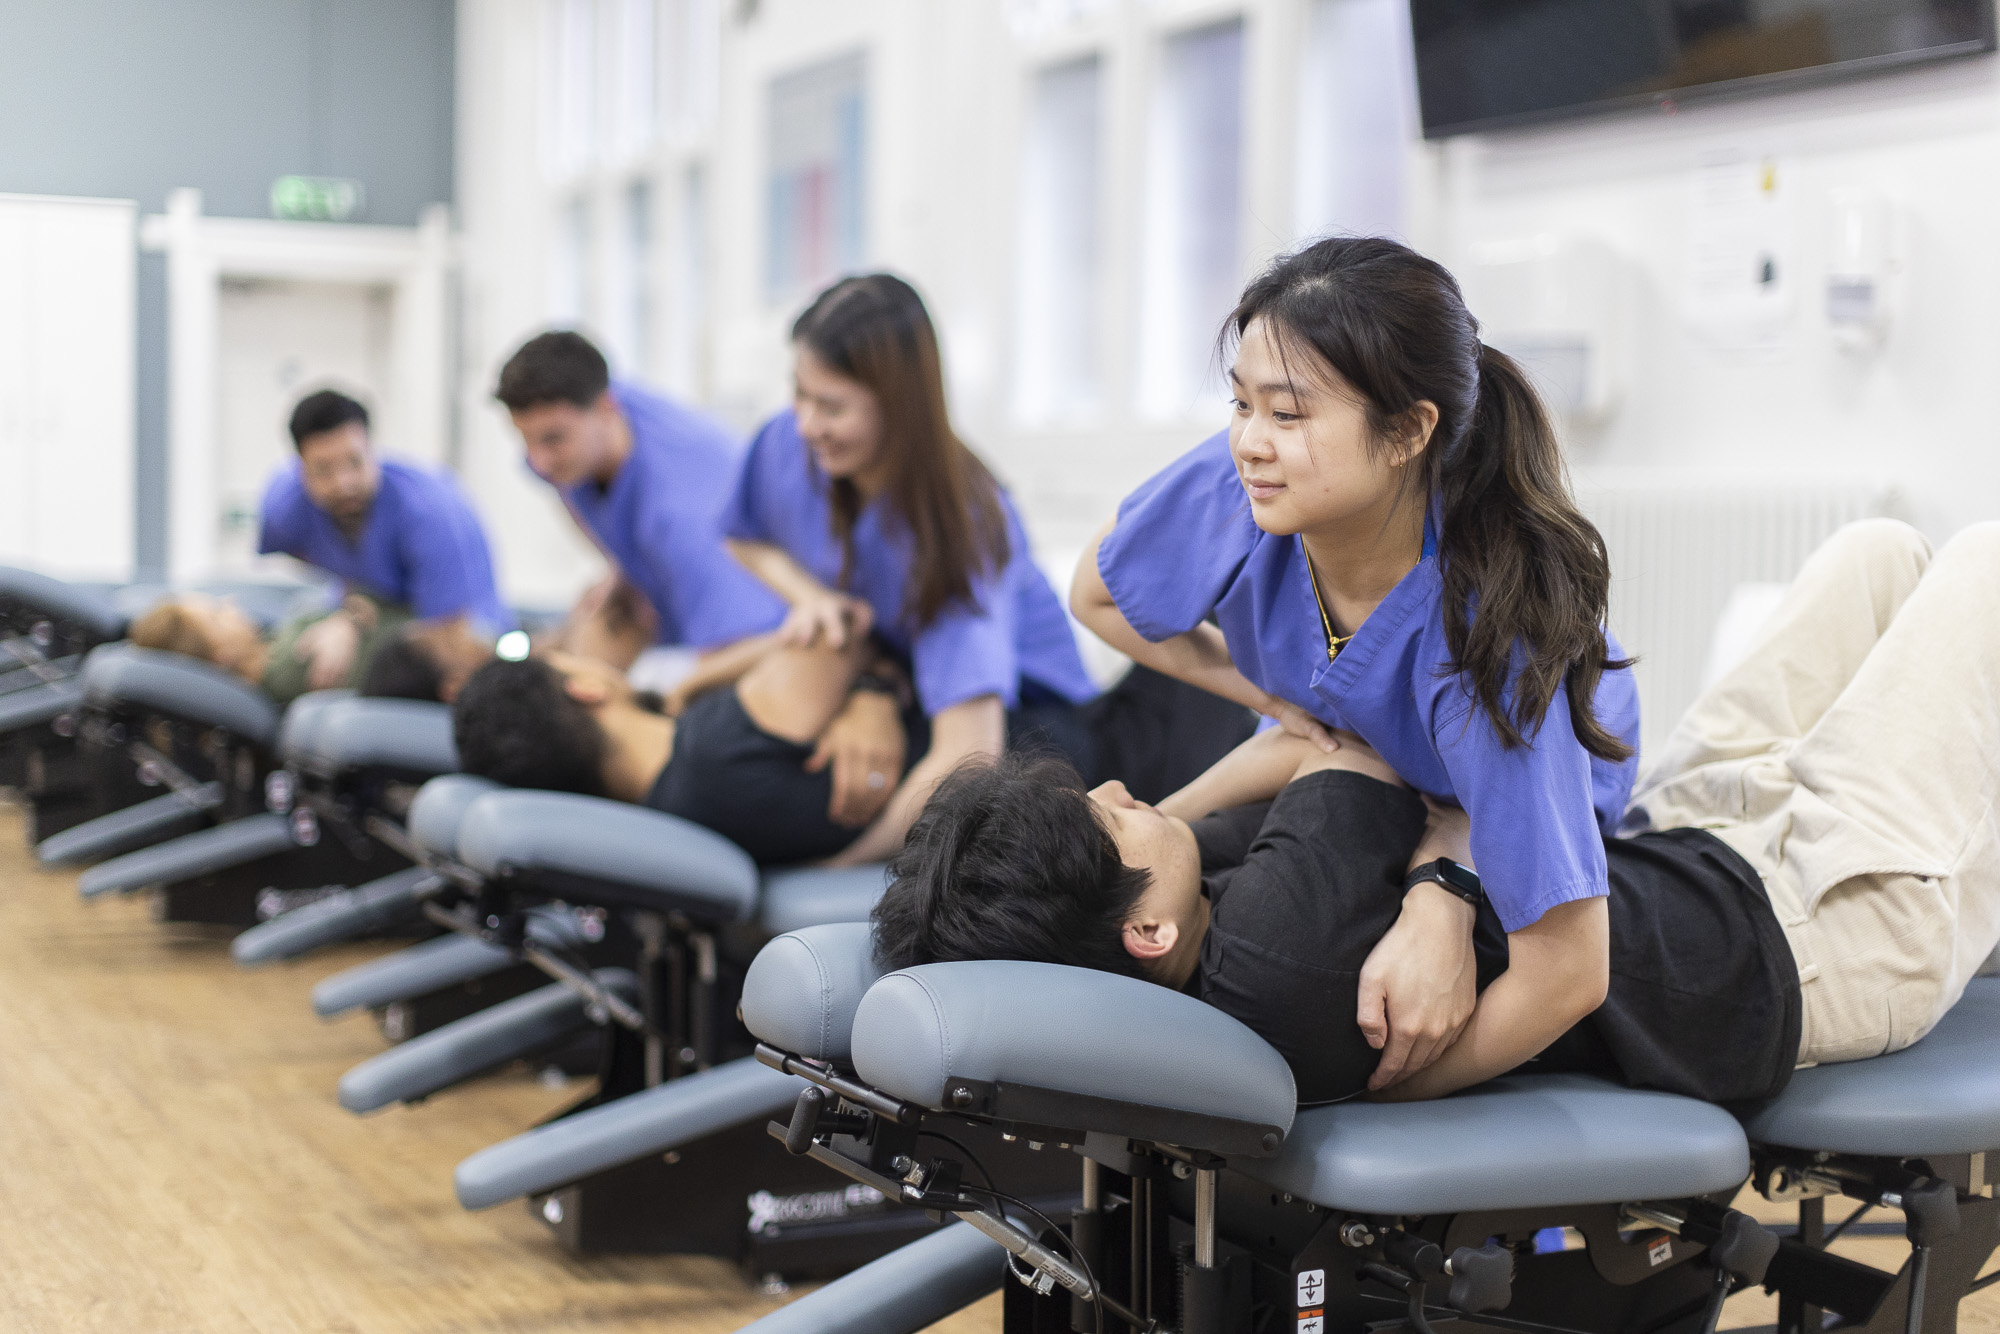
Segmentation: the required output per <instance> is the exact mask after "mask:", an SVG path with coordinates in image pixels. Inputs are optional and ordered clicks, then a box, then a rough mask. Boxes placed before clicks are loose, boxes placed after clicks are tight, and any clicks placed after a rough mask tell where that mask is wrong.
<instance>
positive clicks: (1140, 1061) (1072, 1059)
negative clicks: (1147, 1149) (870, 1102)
mask: <svg viewBox="0 0 2000 1334" xmlns="http://www.w3.org/2000/svg"><path fill="white" fill-rule="evenodd" d="M853 1056H854V1069H855V1071H856V1073H858V1074H859V1075H860V1076H861V1077H862V1078H863V1079H865V1080H867V1081H868V1082H869V1083H870V1084H873V1085H875V1086H876V1087H878V1088H881V1089H883V1090H884V1091H886V1092H888V1093H891V1094H893V1095H895V1096H896V1097H899V1098H903V1099H906V1100H908V1101H912V1102H919V1103H922V1104H923V1105H924V1106H926V1107H931V1108H934V1109H939V1110H942V1108H943V1106H944V1104H943V1101H942V1099H943V1097H944V1090H945V1086H946V1084H947V1082H949V1081H951V1080H954V1079H972V1080H980V1081H983V1082H988V1083H1008V1084H1020V1085H1028V1086H1032V1087H1036V1088H1045V1089H1054V1090H1058V1091H1060V1092H1064V1093H1072V1094H1082V1095H1085V1096H1088V1097H1097V1098H1108V1099H1113V1100H1115V1101H1119V1102H1128V1103H1138V1104H1141V1105H1144V1106H1148V1107H1160V1108H1167V1109H1171V1110H1173V1111H1177V1112H1193V1113H1197V1114H1200V1115H1204V1116H1215V1117H1222V1118H1226V1119H1229V1120H1233V1121H1241V1122H1246V1123H1250V1124H1254V1125H1267V1126H1276V1127H1280V1128H1289V1127H1290V1126H1291V1124H1292V1114H1293V1112H1294V1110H1295V1109H1296V1106H1297V1097H1298V1095H1297V1093H1296V1090H1295V1087H1294V1085H1293V1082H1292V1072H1291V1068H1290V1067H1289V1066H1287V1065H1286V1064H1285V1060H1284V1058H1283V1057H1282V1056H1280V1055H1278V1053H1277V1051H1276V1050H1275V1049H1274V1048H1273V1047H1272V1046H1271V1045H1270V1044H1269V1043H1267V1042H1265V1041H1264V1040H1263V1039H1262V1038H1260V1037H1258V1036H1257V1035H1256V1034H1255V1033H1253V1032H1251V1031H1250V1029H1248V1028H1247V1027H1245V1026H1244V1025H1243V1024H1242V1023H1240V1022H1238V1021H1237V1020H1235V1019H1232V1018H1231V1017H1230V1016H1228V1015H1226V1014H1224V1013H1223V1012H1222V1011H1220V1010H1218V1009H1216V1008H1215V1007H1214V1006H1212V1005H1205V1004H1203V1003H1202V1002H1201V1001H1198V1000H1196V999H1194V998H1193V997H1191V996H1183V995H1181V994H1180V993H1179V992H1177V991H1170V990H1168V989H1167V988H1166V987H1162V986H1156V985H1154V984H1153V983H1151V982H1142V981H1140V980H1139V979H1137V978H1132V977H1118V976H1116V975H1114V974H1111V973H1101V972H1098V971H1096V970H1094V969H1088V968H1069V967H1065V966H1063V965H1061V964H1050V963H1021V962H1016V961H1012V960H998V959H995V960H985V961H980V962H971V963H942V964H937V963H934V964H925V965H923V966H921V967H918V968H906V969H903V970H902V971H901V972H895V973H890V974H889V975H888V976H887V977H884V978H883V979H882V980H881V981H879V982H877V983H876V984H875V985H874V986H873V987H871V988H870V989H869V991H868V994H867V995H866V996H865V997H863V998H862V1001H861V1005H860V1007H859V1009H858V1010H857V1011H856V1013H855V1016H854V1038H853ZM1084 1128H1085V1129H1100V1128H1109V1127H1096V1126H1089V1127H1084Z"/></svg>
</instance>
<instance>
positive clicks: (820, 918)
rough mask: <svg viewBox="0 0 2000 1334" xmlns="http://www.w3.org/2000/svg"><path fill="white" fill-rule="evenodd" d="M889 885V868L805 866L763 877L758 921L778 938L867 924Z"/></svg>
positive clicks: (877, 866)
mask: <svg viewBox="0 0 2000 1334" xmlns="http://www.w3.org/2000/svg"><path fill="white" fill-rule="evenodd" d="M888 885H889V868H888V867H886V866H882V865H880V864H876V865H869V866H842V867H824V866H802V867H797V868H794V869H791V870H785V871H770V872H767V873H766V874H765V876H764V901H763V905H762V906H761V907H760V908H759V909H758V912H757V920H758V921H759V922H760V923H761V924H762V925H763V927H764V929H765V930H766V931H769V932H771V933H772V934H773V935H777V934H779V933H781V932H785V931H796V930H798V929H799V928H800V927H803V926H819V925H821V924H823V923H826V922H865V921H867V920H868V914H869V913H871V912H873V911H874V910H875V901H876V900H877V899H879V898H881V897H882V891H883V890H884V889H886V888H888Z"/></svg>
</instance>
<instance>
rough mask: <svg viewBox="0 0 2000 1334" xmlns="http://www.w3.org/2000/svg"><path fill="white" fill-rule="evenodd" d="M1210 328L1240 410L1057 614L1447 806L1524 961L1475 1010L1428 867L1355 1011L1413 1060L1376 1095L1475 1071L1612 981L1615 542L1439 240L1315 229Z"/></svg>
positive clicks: (1114, 538) (1124, 510) (1623, 758)
mask: <svg viewBox="0 0 2000 1334" xmlns="http://www.w3.org/2000/svg"><path fill="white" fill-rule="evenodd" d="M1226 332H1227V334H1228V336H1229V337H1230V338H1231V339H1232V340H1233V341H1234V343H1235V354H1236V355H1235V364H1234V366H1233V367H1232V369H1231V371H1230V377H1229V378H1230V384H1231V386H1232V391H1233V407H1234V414H1235V415H1234V420H1233V421H1232V422H1231V424H1230V427H1229V429H1228V431H1227V432H1226V433H1224V434H1220V435H1217V436H1215V437H1214V438H1213V439H1210V440H1208V441H1205V442H1204V443H1202V444H1201V445H1199V446H1197V447H1196V448H1195V449H1194V450H1193V451H1191V452H1190V453H1188V454H1187V455H1185V456H1183V457H1182V458H1180V459H1179V460H1177V461H1176V462H1174V463H1173V464H1171V465H1169V466H1168V467H1167V468H1166V469H1165V470H1164V471H1163V472H1161V473H1160V474H1159V475H1157V476H1155V477H1154V478H1153V479H1152V480H1150V481H1148V482H1147V483H1146V484H1145V485H1144V486H1142V487H1140V488H1139V489H1138V490H1137V491H1136V492H1134V493H1133V494H1132V495H1131V496H1129V497H1127V498H1126V500H1125V502H1124V503H1123V504H1122V505H1121V506H1120V507H1119V512H1118V516H1117V518H1116V520H1115V521H1114V522H1113V523H1112V524H1111V525H1110V526H1109V527H1108V528H1107V529H1106V530H1105V531H1104V532H1103V533H1102V534H1101V535H1100V539H1099V541H1098V543H1097V545H1096V547H1095V549H1094V550H1093V551H1091V552H1090V553H1088V554H1087V555H1086V557H1085V559H1084V561H1083V563H1082V567H1081V568H1080V569H1079V571H1078V573H1077V578H1076V581H1075V584H1074V586H1073V589H1072V595H1071V596H1072V606H1073V608H1074V610H1075V611H1076V614H1077V615H1078V617H1079V618H1080V619H1082V620H1083V622H1084V623H1085V624H1086V625H1088V626H1090V627H1091V628H1092V629H1093V630H1095V631H1096V632H1097V633H1098V634H1099V635H1101V636H1102V637H1103V638H1104V639H1105V640H1106V641H1107V642H1109V643H1110V644H1111V645H1113V646H1114V647H1116V648H1118V649H1120V650H1122V651H1124V652H1126V653H1129V654H1130V655H1132V657H1133V658H1134V659H1136V660H1137V661H1139V662H1142V663H1147V664H1149V665H1151V666H1153V667H1155V668H1156V669H1158V670H1160V671H1163V672H1166V673H1168V674H1170V675H1173V676H1176V677H1179V678H1180V679H1182V680H1185V681H1188V682H1191V683H1194V684H1197V685H1200V686H1203V687H1204V688H1206V689H1209V690H1212V691H1214V692H1216V693H1218V694H1221V695H1224V696H1226V697H1228V698H1230V699H1234V700H1237V701H1239V702H1241V703H1243V704H1245V705H1248V706H1249V707H1251V708H1253V709H1255V710H1257V711H1258V712H1259V713H1262V714H1265V715H1266V716H1267V717H1269V718H1271V719H1273V720H1275V721H1276V722H1277V723H1278V724H1279V725H1281V726H1283V727H1284V728H1285V729H1286V730H1287V731H1290V732H1293V733H1295V734H1297V735H1300V736H1306V737H1309V738H1311V739H1313V740H1314V741H1315V742H1317V743H1318V744H1320V745H1321V746H1322V747H1323V748H1328V749H1330V748H1332V747H1333V746H1334V745H1335V744H1337V743H1336V742H1335V741H1334V739H1333V737H1332V736H1331V734H1330V731H1329V729H1333V728H1340V729H1344V730H1347V731H1350V732H1353V733H1355V734H1358V735H1359V736H1360V737H1362V738H1363V739H1364V740H1366V741H1367V742H1368V744H1369V745H1371V746H1372V747H1373V748H1374V749H1375V750H1376V751H1377V752H1379V753H1380V754H1381V756H1382V758H1383V759H1384V760H1386V761H1387V762H1388V763H1389V765H1390V767H1391V768H1393V769H1394V770H1395V772H1396V773H1397V774H1398V775H1400V776H1401V777H1402V778H1403V780H1404V781H1406V782H1407V783H1409V784H1410V785H1411V786H1412V787H1413V788H1415V789H1416V790H1417V791H1418V792H1419V793H1422V794H1424V795H1425V796H1427V797H1429V798H1431V799H1433V800H1435V801H1438V802H1443V803H1450V804H1453V805H1458V806H1462V807H1463V808H1464V810H1465V812H1466V814H1467V815H1468V816H1469V817H1470V820H1471V832H1470V849H1471V853H1472V856H1473V858H1474V861H1475V864H1476V869H1477V871H1478V873H1479V876H1480V878H1481V880H1482V881H1483V882H1484V892H1485V895H1486V897H1487V899H1488V900H1489V901H1490V902H1491V904H1492V906H1493V908H1494V909H1495V910H1496V912H1497V914H1498V917H1499V921H1500V924H1501V926H1502V927H1503V928H1504V929H1505V930H1506V932H1507V933H1508V945H1509V950H1510V955H1511V959H1512V966H1511V967H1510V968H1509V969H1508V971H1507V972H1506V973H1505V974H1504V975H1503V976H1502V977H1501V978H1500V979H1499V980H1497V981H1496V982H1494V984H1493V985H1492V986H1491V987H1489V988H1487V989H1486V991H1485V992H1484V994H1483V995H1481V996H1479V997H1478V1000H1477V1005H1476V1008H1475V1005H1474V995H1473V984H1472V975H1473V969H1472V967H1471V960H1470V936H1471V932H1470V927H1471V914H1472V911H1473V910H1472V907H1471V905H1470V904H1468V903H1466V902H1464V901H1463V900H1462V899H1458V898H1456V897H1454V896H1453V895H1451V894H1447V893H1443V892H1441V891H1438V887H1437V886H1436V885H1433V884H1429V883H1420V884H1418V885H1416V886H1415V887H1414V888H1413V889H1412V891H1411V893H1410V894H1409V896H1407V897H1406V898H1405V900H1404V908H1403V916H1402V917H1401V918H1400V919H1399V920H1398V923H1397V925H1396V927H1395V928H1393V929H1392V930H1391V932H1390V933H1389V935H1388V936H1387V937H1385V938H1384V940H1383V942H1382V944H1381V945H1380V946H1378V947H1377V951H1376V955H1375V956H1373V957H1371V959H1370V969H1371V971H1372V974H1373V980H1372V983H1371V982H1370V979H1369V978H1368V977H1367V976H1364V986H1363V994H1362V999H1361V1014H1360V1016H1359V1018H1360V1022H1361V1026H1362V1028H1363V1029H1364V1031H1366V1032H1367V1033H1368V1035H1369V1038H1370V1041H1371V1042H1374V1043H1376V1045H1378V1046H1379V1045H1382V1044H1383V1043H1384V1042H1388V1041H1392V1040H1393V1041H1394V1043H1395V1047H1396V1049H1397V1053H1398V1054H1399V1055H1401V1056H1403V1058H1404V1059H1402V1060H1400V1061H1396V1062H1393V1063H1392V1062H1390V1061H1388V1060H1386V1059H1385V1061H1384V1062H1383V1069H1381V1070H1379V1071H1378V1072H1377V1075H1376V1079H1375V1082H1374V1087H1377V1088H1381V1087H1384V1086H1386V1085H1388V1084H1390V1083H1394V1082H1396V1081H1397V1080H1405V1081H1410V1082H1408V1083H1407V1084H1406V1087H1407V1088H1408V1089H1410V1091H1412V1092H1426V1093H1432V1094H1434V1093H1437V1092H1441V1091H1443V1090H1444V1089H1447V1088H1457V1087H1463V1086H1464V1085H1467V1084H1471V1083H1475V1082H1477V1081H1478V1080H1481V1079H1485V1078H1488V1077H1490V1076H1492V1075H1495V1074H1498V1073H1500V1072H1501V1071H1504V1070H1508V1069H1512V1068H1513V1067H1514V1066H1516V1065H1519V1064H1521V1063H1522V1062H1523V1061H1525V1060H1528V1059H1530V1058H1531V1057H1533V1056H1534V1055H1535V1054H1536V1053H1538V1052H1540V1051H1541V1050H1543V1049H1544V1048H1545V1047H1546V1046H1547V1045H1548V1044H1549V1043H1551V1042H1552V1041H1554V1040H1555V1039H1556V1038H1557V1037H1558V1036H1559V1035H1561V1034H1562V1033H1563V1032H1564V1031H1565V1030H1567V1029H1568V1028H1569V1027H1570V1026H1571V1025H1572V1024H1574V1023H1575V1022H1576V1021H1577V1020H1579V1019H1580V1018H1582V1017H1583V1016H1584V1015H1585V1014H1588V1013H1590V1012H1591V1011H1592V1010H1594V1009H1596V1008H1597V1006H1598V1004H1599V1003H1600V1002H1601V1001H1602V1000H1603V998H1604V994H1605V986H1606V979H1607V976H1608V968H1609V960H1608V948H1609V947H1608V935H1607V926H1606V922H1607V918H1606V913H1605V894H1606V893H1607V886H1606V872H1605V858H1604V845H1603V838H1604V836H1605V835H1607V834H1609V833H1611V832H1612V831H1613V828H1614V826H1615V824H1616V822H1617V820H1618V818H1619V816H1620V815H1621V814H1622V812H1623V810H1624V807H1625V803H1626V800H1627V798H1628V796H1629V795H1630V792H1631V787H1632V780H1633V776H1634V773H1635V770H1636V766H1637V760H1636V751H1635V748H1636V744H1637V738H1638V731H1639V728H1638V722H1639V711H1638V696H1637V691H1636V689H1635V687H1634V684H1633V682H1632V680H1631V673H1630V672H1629V671H1628V670H1626V664H1625V663H1624V662H1623V661H1622V660H1621V654H1620V651H1619V648H1618V645H1617V644H1616V643H1615V642H1613V641H1612V639H1611V638H1610V636H1609V635H1608V634H1607V633H1606V631H1605V629H1604V617H1605V607H1606V598H1607V595H1608V589H1609V578H1610V576H1609V566H1608V564H1607V561H1606V559H1605V554H1604V546H1603V542H1602V540H1601V539H1600V538H1599V536H1598V534H1597V531H1596V530H1595V529H1594V528H1593V527H1592V526H1591V525H1590V523H1589V521H1588V520H1586V519H1585V518H1584V517H1583V515H1582V514H1581V513H1579V512H1578V510H1577V508H1576V506H1575V504H1574V503H1573V502H1572V501H1571V499H1570V497H1569V494H1568V490H1567V483H1566V479H1565V476H1564V469H1563V464H1562V458H1561V453H1560V450H1559V448H1558V445H1557V442H1556V438H1555V433H1554V430H1553V428H1552V427H1551V425H1550V423H1549V421H1548V418H1547V416H1546V415H1545V413H1544V411H1543V409H1542V406H1541V404H1540V402H1539V401H1538V400H1537V398H1536V396H1535V394H1534V391H1533V390H1532V389H1531V387H1530V386H1529V384H1528V381H1527V380H1526V378H1525V377H1524V375H1523V373H1522V372H1521V370H1520V368H1519V367H1518V366H1517V365H1516V364H1515V363H1514V362H1513V361H1511V360H1509V359H1508V358H1507V357H1506V356H1505V355H1504V354H1502V353H1500V352H1497V351H1495V350H1494V349H1492V348H1490V347H1487V346H1485V345H1484V344H1483V343H1481V342H1480V340H1479V336H1478V325H1477V323H1476V322H1475V321H1474V320H1473V318H1472V316H1471V315H1470V313H1468V312H1467V310H1466V308H1465V305H1464V302H1463V301H1462V300H1461V298H1460V295H1459V290H1458V285H1457V284H1456V282H1454V281H1453V279H1452V277H1451V275H1450V274H1449V273H1447V272H1446V271H1445V270H1444V269H1443V268H1442V267H1440V266H1439V265H1437V264H1435V263H1433V262H1432V261H1430V260H1428V259H1425V258H1423V257H1422V256H1420V255H1417V254H1416V253H1415V252H1413V251H1411V250H1408V249H1407V248H1405V247H1403V246H1401V245H1398V244H1396V243H1394V242H1392V241H1385V240H1378V239H1368V238H1361V239H1356V238H1337V239H1332V240H1326V241H1321V242H1318V243H1317V244H1314V245H1312V246H1309V247H1306V248H1305V249H1303V250H1301V251H1299V252H1297V253H1295V254H1293V255H1290V256H1287V257H1285V258H1283V259H1281V260H1279V261H1278V262H1277V263H1275V264H1274V265H1273V266H1272V267H1271V268H1270V269H1269V270H1268V271H1267V272H1266V273H1264V274H1263V275H1262V276H1261V277H1259V278H1258V279H1257V280H1256V281H1254V282H1253V283H1252V284H1251V285H1250V287H1249V288H1248V289H1247V290H1246V291H1245V292H1244V294H1243V298H1242V301H1241V302H1240V304H1239V305H1238V306H1237V308H1236V310H1235V311H1234V312H1233V313H1232V314H1231V316H1230V318H1229V321H1228V324H1227V326H1226ZM1163 809H1164V808H1163ZM1171 813H1172V814H1176V815H1180V816H1183V817H1188V816H1199V815H1203V814H1206V812H1205V811H1194V812H1189V811H1178V810H1177V811H1173V812H1171ZM1385 1011H1386V1014H1385V1013H1384V1012H1385ZM1433 1062H1435V1064H1432V1063H1433ZM1427 1065H1429V1066H1430V1072H1429V1073H1428V1074H1427V1075H1424V1076H1423V1077H1422V1078H1421V1079H1417V1080H1411V1076H1413V1075H1415V1074H1416V1073H1417V1072H1418V1071H1420V1070H1422V1069H1423V1068H1424V1067H1425V1066H1427Z"/></svg>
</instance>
